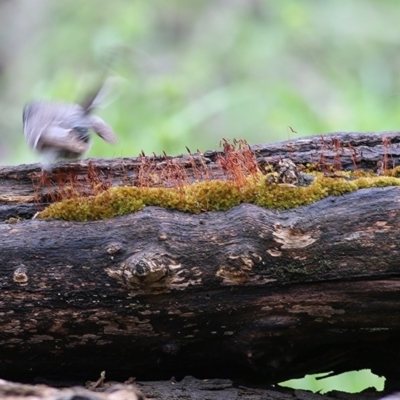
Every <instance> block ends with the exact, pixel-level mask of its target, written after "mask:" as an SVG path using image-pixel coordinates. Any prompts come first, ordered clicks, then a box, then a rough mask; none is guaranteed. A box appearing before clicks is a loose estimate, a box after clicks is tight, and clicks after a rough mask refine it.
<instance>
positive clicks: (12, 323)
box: [0, 133, 400, 387]
mask: <svg viewBox="0 0 400 400" xmlns="http://www.w3.org/2000/svg"><path fill="white" fill-rule="evenodd" d="M375 136H377V135H375ZM375 136H372V137H373V141H372V144H373V143H380V144H379V145H377V146H378V147H379V146H380V145H381V143H382V138H384V137H388V136H389V135H388V134H384V135H381V140H380V141H379V140H378V139H376V137H375ZM398 137H399V134H398V133H393V134H391V136H390V140H391V143H392V146H391V147H389V148H387V147H385V146H384V145H383V146H382V147H381V148H378V149H375V150H371V151H372V152H376V153H377V154H379V157H381V159H382V160H384V157H385V156H388V153H390V157H389V159H390V160H393V162H394V163H395V165H398V164H399V162H398V158H397V157H398V156H397V151H398V150H397V147H395V146H394V143H397V141H398ZM353 138H354V140H356V137H355V136H354V135H353ZM302 140H306V139H302ZM315 140H317V139H315ZM315 140H312V139H310V141H309V143H315ZM324 140H325V142H326V140H327V139H324ZM365 140H367V139H365ZM293 143H295V142H294V141H293ZM362 143H363V146H364V145H365V142H364V141H363V142H362ZM302 146H303V145H301V146H300V144H299V151H300V153H301V148H302ZM351 146H352V147H355V146H353V144H352V145H351ZM266 147H268V146H266ZM281 147H282V146H281ZM372 147H374V146H372ZM392 147H393V148H392ZM265 151H267V150H265ZM291 151H292V150H291ZM265 154H266V153H264V155H263V156H261V155H259V157H261V158H262V160H264V162H267V161H265V160H266V157H267V156H266V155H265ZM295 154H296V152H294V153H292V155H293V157H294V155H295ZM360 154H361V153H360ZM363 154H365V152H363ZM201 157H203V158H204V159H205V158H206V159H207V160H206V161H204V159H203V158H201V159H202V160H203V161H204V163H206V164H207V165H208V166H210V165H211V167H210V168H214V169H215V171H217V172H216V175H214V176H213V177H214V178H215V176H217V175H218V174H220V175H221V176H223V171H221V170H220V169H218V168H217V167H213V166H212V164H213V163H215V161H213V159H212V157H211V156H210V155H207V153H204V155H201ZM276 157H277V162H278V160H279V157H281V156H279V157H278V155H277V156H276ZM282 157H283V155H282ZM377 157H378V156H377ZM379 157H378V160H377V161H379ZM262 160H261V159H260V162H261V161H262ZM271 160H272V159H271ZM271 160H269V161H268V163H272V161H271ZM350 160H351V156H350ZM127 162H128V161H126V160H109V161H101V162H100V161H99V163H98V164H96V168H98V169H100V170H104V171H106V170H107V168H111V170H112V167H113V166H114V165H119V169H118V168H116V171H123V170H124V169H125V175H124V177H122V175H121V176H120V177H119V178H118V177H117V176H118V172H114V173H113V174H112V175H108V176H109V177H110V176H112V177H111V178H110V179H111V180H112V179H114V181H113V184H114V185H118V184H123V183H124V179H125V183H126V179H127V175H126V171H127V170H129V171H131V175H129V174H128V175H129V176H128V178H129V179H130V180H131V181H132V182H134V181H135V180H137V179H138V177H137V175H135V174H137V173H138V172H139V170H138V169H137V168H136V167H135V166H134V163H135V162H138V163H140V160H136V161H135V160H132V163H133V164H129V165H131V166H132V168H131V169H129V168H130V167H129V168H128V167H127ZM157 162H165V160H164V161H162V160H161V159H160V160H154V163H157ZM199 162H200V161H199ZM302 162H306V161H305V160H304V159H303V161H302ZM358 162H360V163H362V162H367V161H365V160H364V161H362V160H359V161H358ZM204 163H203V162H201V165H204ZM374 163H375V161H374ZM374 163H370V164H369V165H370V168H373V164H374ZM183 164H184V165H187V169H189V170H190V168H192V171H193V173H195V172H196V173H199V168H198V169H196V168H194V169H193V162H192V161H191V159H190V157H189V158H188V160H187V162H186V161H184V162H183ZM89 165H90V164H89V163H88V162H87V161H80V162H77V163H73V164H71V163H69V164H67V163H66V164H62V165H61V166H60V167H57V168H60V169H61V170H62V171H68V170H69V169H70V168H72V167H73V168H75V169H76V172H74V173H75V176H78V177H79V176H82V177H84V175H85V173H86V174H87V173H88V169H90V168H91V167H90V166H89ZM122 165H123V167H122ZM38 168H39V167H38V166H37V165H35V166H19V167H7V168H2V169H0V186H1V187H2V190H1V193H2V195H1V196H3V197H2V198H1V199H0V200H1V201H2V202H3V205H2V207H3V209H2V210H3V211H2V212H3V214H2V216H3V219H8V221H7V222H8V223H2V224H0V258H1V268H0V287H1V293H2V295H1V297H0V345H1V359H0V376H2V377H3V378H7V379H21V378H20V377H21V371H24V377H25V379H28V380H30V379H38V378H41V377H47V378H48V377H51V378H57V377H63V376H65V375H68V376H70V377H71V378H74V379H86V378H87V375H88V371H90V372H91V373H92V375H93V374H94V375H96V374H98V372H99V371H101V370H107V372H108V374H109V376H110V378H111V379H126V378H127V377H129V376H135V377H136V378H138V379H142V380H155V379H169V378H170V377H171V376H175V377H176V378H177V379H180V378H182V377H184V376H187V375H194V376H196V377H199V378H229V379H235V380H240V381H245V382H246V381H247V382H260V381H262V382H263V383H264V384H268V383H278V382H281V381H283V380H286V379H289V378H295V377H302V376H304V375H305V374H309V373H316V372H321V371H322V372H327V371H334V372H335V373H340V372H344V371H349V370H354V369H361V368H371V369H372V370H373V372H375V373H377V374H379V375H384V376H385V377H386V378H387V380H388V382H389V385H391V386H392V387H395V386H396V385H397V383H398V376H399V373H400V367H399V365H398V363H397V357H398V356H400V341H399V331H400V323H399V320H398V318H397V316H398V315H399V312H400V301H399V297H398V291H399V289H400V280H399V276H400V263H399V259H400V257H399V256H400V254H399V252H400V247H399V243H400V230H399V229H398V228H399V226H400V209H399V199H400V187H386V188H369V189H362V190H358V191H355V192H352V193H349V194H346V195H343V196H340V197H328V198H326V199H324V200H321V201H319V202H316V203H314V204H311V205H309V206H305V207H299V208H295V209H290V210H284V211H277V210H268V209H265V208H261V207H258V206H255V205H251V204H242V205H240V206H237V207H234V208H232V209H231V210H228V211H226V212H206V213H202V214H200V215H191V214H187V213H181V212H178V211H174V210H165V209H162V208H159V207H146V208H145V209H144V210H142V211H139V212H137V213H134V214H128V215H125V216H120V217H115V218H111V219H108V220H102V221H89V222H85V223H78V222H67V221H57V220H38V219H33V220H31V219H27V220H23V221H19V220H18V219H16V220H13V221H10V220H9V218H10V215H11V214H12V216H13V217H15V218H17V217H21V216H25V217H29V216H31V215H33V213H34V212H35V208H36V209H37V208H40V207H42V206H43V205H44V204H46V203H48V202H49V201H51V200H52V198H51V196H50V195H49V191H47V193H40V196H38V195H37V192H35V191H36V190H37V180H35V179H36V178H34V180H35V181H34V183H35V185H36V186H35V185H32V179H31V178H32V175H30V174H37V173H39V169H38ZM201 168H203V167H201ZM85 169H86V170H85ZM56 171H57V170H56ZM56 171H55V173H56ZM202 171H203V170H202ZM204 171H205V170H204ZM121 174H122V172H121ZM188 174H190V172H188ZM122 178H124V179H122ZM82 179H83V178H82ZM118 179H119V181H118ZM193 179H195V177H194V175H193ZM196 179H199V175H197V177H196ZM46 190H47V189H46ZM46 196H47V197H46ZM28 200H29V201H28ZM29 207H31V208H29ZM27 209H29V210H30V211H29V212H28V211H27ZM10 210H11V211H10ZM13 213H14V214H13ZM23 213H25V214H23ZM10 222H15V223H10Z"/></svg>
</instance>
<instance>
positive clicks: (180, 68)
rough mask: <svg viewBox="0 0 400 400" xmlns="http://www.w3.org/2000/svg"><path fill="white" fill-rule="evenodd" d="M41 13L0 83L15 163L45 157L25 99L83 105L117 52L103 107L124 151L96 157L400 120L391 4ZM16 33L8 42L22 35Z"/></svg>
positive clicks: (178, 5)
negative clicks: (117, 83)
mask: <svg viewBox="0 0 400 400" xmlns="http://www.w3.org/2000/svg"><path fill="white" fill-rule="evenodd" d="M23 11H24V10H22V11H21V13H20V14H19V15H21V16H23V15H26V18H31V15H30V14H29V12H25V13H24V12H23ZM34 17H35V18H36V20H35V21H38V20H39V22H40V23H39V22H35V23H33V22H32V23H31V24H28V22H29V21H28V20H27V24H26V26H27V28H26V29H30V31H28V32H27V33H26V35H25V38H26V37H29V46H27V47H23V48H22V47H18V46H14V42H13V43H9V48H13V51H14V56H13V58H10V60H14V64H12V63H11V61H10V64H5V67H4V68H5V70H4V71H5V72H4V74H3V75H2V78H0V79H2V81H1V80H0V86H1V89H2V90H1V93H0V105H1V106H2V110H3V112H4V113H7V114H6V115H7V119H4V121H3V122H2V123H3V125H4V124H5V125H4V126H3V129H2V132H3V134H4V135H6V137H7V140H5V139H4V141H3V143H2V145H1V146H0V148H1V149H2V151H1V152H0V157H2V159H3V160H4V159H6V160H8V162H13V163H17V162H26V161H29V160H31V161H32V160H34V159H35V157H34V156H33V155H31V153H30V152H29V150H27V149H26V146H25V144H24V142H23V136H22V133H21V130H22V128H21V122H20V119H21V116H20V115H21V108H22V107H21V106H22V104H23V103H25V102H26V101H27V100H29V99H31V98H62V99H67V100H71V101H75V100H79V99H81V98H82V96H83V94H84V93H85V92H86V91H87V90H90V89H92V87H93V85H94V84H95V83H96V81H97V79H98V78H99V76H100V75H101V74H102V69H103V66H104V60H105V59H107V57H108V56H109V55H110V53H111V52H112V49H113V48H114V49H115V48H117V47H118V46H119V47H120V48H123V49H124V50H123V52H122V53H123V55H122V56H121V57H119V58H118V60H117V62H116V63H115V66H114V71H115V73H116V74H117V75H120V76H122V77H124V78H125V81H124V83H123V84H122V86H123V88H122V91H121V94H120V96H119V97H118V98H117V100H116V101H115V102H114V103H112V104H111V105H109V106H108V107H107V108H105V109H102V110H99V111H98V113H99V114H100V115H101V116H102V117H103V118H104V119H105V120H106V121H107V122H109V123H110V124H111V125H112V126H113V127H114V129H115V131H116V133H117V134H118V137H119V138H120V143H119V144H118V145H116V146H109V145H107V144H105V143H103V142H102V141H101V140H100V139H98V138H96V140H94V144H93V147H92V149H91V150H90V152H89V154H88V156H91V157H93V156H103V157H118V156H133V155H137V154H138V153H139V152H140V151H141V150H142V149H143V150H144V151H145V153H146V154H152V153H153V152H155V153H157V154H160V153H161V152H162V151H164V150H165V151H166V152H167V153H169V154H174V155H175V154H179V153H180V152H182V151H184V150H185V148H184V146H188V147H189V148H190V149H196V148H199V149H201V150H203V151H204V150H207V149H210V148H213V149H214V148H216V147H217V146H218V142H219V140H220V138H222V137H227V138H235V137H236V138H244V139H246V140H247V141H248V142H249V143H251V144H253V143H265V142H272V141H277V140H282V139H288V138H291V139H293V138H295V137H296V136H306V135H310V134H317V133H323V132H332V131H343V130H344V131H365V130H367V131H381V130H392V129H396V128H398V127H399V126H400V113H399V112H398V111H399V109H398V104H399V99H398V93H400V78H399V74H398V65H399V62H400V53H399V52H398V51H397V50H398V49H397V47H398V35H397V31H396V28H395V27H396V21H397V20H398V19H399V17H400V8H399V7H398V4H397V3H396V2H394V1H390V0H382V1H379V2H374V1H372V0H354V1H352V2H329V3H326V2H316V1H311V0H305V1H302V2H299V1H296V0H287V1H284V2H278V1H277V2H263V1H252V2H246V1H243V2H234V3H233V4H230V3H229V4H228V3H226V2H214V1H211V0H206V1H202V2H183V1H181V0H179V1H178V0H176V1H170V2H164V1H161V0H152V1H146V2H143V1H123V0H116V1H114V2H109V1H106V0H88V1H85V2H81V3H79V4H78V3H77V2H76V1H68V2H62V1H60V2H54V1H52V0H43V2H42V8H39V9H37V10H35V16H34ZM31 19H32V18H31ZM14 25H15V26H17V24H14ZM14 25H13V26H14ZM15 29H16V28H15ZM8 33H9V35H7V36H5V37H4V43H5V44H7V40H10V39H9V38H14V39H15V40H16V38H17V37H18V31H17V30H15V32H12V31H11V32H8ZM24 41H26V39H24ZM17 62H18V64H15V63H17ZM16 82H18V85H17V84H16ZM288 126H291V127H293V128H294V129H295V130H296V131H297V133H293V132H291V131H290V130H289V129H288ZM12 143H14V145H13V146H11V144H12ZM7 149H8V150H7Z"/></svg>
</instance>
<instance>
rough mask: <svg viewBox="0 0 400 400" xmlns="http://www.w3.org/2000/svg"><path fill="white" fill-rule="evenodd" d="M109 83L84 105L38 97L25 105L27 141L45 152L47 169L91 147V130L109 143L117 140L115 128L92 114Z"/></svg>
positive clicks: (78, 155)
mask: <svg viewBox="0 0 400 400" xmlns="http://www.w3.org/2000/svg"><path fill="white" fill-rule="evenodd" d="M109 83H110V82H109V81H107V80H106V81H105V83H104V84H103V85H101V87H100V88H99V90H97V91H96V92H95V93H94V94H93V95H92V96H90V97H89V98H88V99H87V100H86V101H85V103H84V104H83V105H78V104H72V103H66V102H61V101H60V102H56V101H54V102H52V101H50V102H44V101H43V102H42V101H37V102H32V103H29V104H27V105H26V106H25V108H24V111H23V115H22V121H23V127H24V134H25V138H26V142H27V144H28V146H29V147H31V148H32V149H33V150H35V151H37V152H38V153H40V154H41V155H42V156H43V161H44V169H47V170H48V169H51V164H53V163H54V162H55V161H57V160H58V159H60V158H67V159H76V158H79V157H82V156H83V155H84V154H85V153H86V152H87V151H88V150H89V148H90V139H91V138H90V133H91V132H90V131H94V132H96V133H97V134H98V135H99V136H100V137H101V138H102V139H103V140H104V141H106V142H108V143H116V142H117V137H116V135H115V133H114V132H113V130H112V128H111V127H110V126H109V125H108V124H107V123H106V122H104V121H103V120H102V119H101V118H99V117H97V116H95V115H91V111H92V110H93V109H94V108H96V107H99V105H100V104H101V103H103V100H104V98H105V95H106V93H105V92H107V89H108V86H109Z"/></svg>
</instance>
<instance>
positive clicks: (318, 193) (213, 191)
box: [40, 171, 400, 221]
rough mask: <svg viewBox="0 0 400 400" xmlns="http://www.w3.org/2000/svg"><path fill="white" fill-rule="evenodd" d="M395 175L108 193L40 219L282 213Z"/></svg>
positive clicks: (67, 203)
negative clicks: (247, 209) (151, 210)
mask: <svg viewBox="0 0 400 400" xmlns="http://www.w3.org/2000/svg"><path fill="white" fill-rule="evenodd" d="M399 173H400V172H399V171H396V172H393V173H392V174H391V175H392V176H378V177H377V176H361V177H358V178H357V179H352V178H349V177H348V176H347V175H346V176H345V177H344V178H332V177H326V176H324V175H323V174H320V173H317V174H316V178H315V180H314V181H313V183H312V184H311V185H310V186H302V187H291V186H287V185H278V184H275V183H268V181H267V178H266V176H265V175H262V174H259V175H254V176H251V177H249V178H248V179H247V181H246V182H245V183H244V184H241V185H238V184H236V183H235V182H233V181H213V180H211V181H204V182H196V183H193V184H191V185H185V186H182V187H178V188H146V187H142V188H140V187H130V186H123V187H113V188H110V189H108V190H106V191H104V192H102V193H100V194H98V195H97V196H93V197H76V198H72V199H68V200H64V201H61V202H58V203H54V204H52V205H50V206H49V207H47V208H46V209H45V210H44V211H43V212H42V213H41V215H40V217H41V218H57V219H64V220H73V221H88V220H98V219H105V218H111V217H113V216H116V215H123V214H128V213H132V212H136V211H139V210H141V209H143V208H144V207H145V206H160V207H164V208H168V209H173V210H179V211H183V212H189V213H193V214H198V213H201V212H204V211H225V210H228V209H230V208H232V207H234V206H236V205H238V204H240V203H252V204H256V205H258V206H261V207H266V208H272V209H287V208H294V207H298V206H302V205H308V204H311V203H314V202H316V201H318V200H321V199H323V198H325V197H327V196H340V195H343V194H345V193H349V192H352V191H355V190H357V189H362V188H371V187H383V186H400V178H398V177H397V176H398V175H399ZM353 178H354V176H353Z"/></svg>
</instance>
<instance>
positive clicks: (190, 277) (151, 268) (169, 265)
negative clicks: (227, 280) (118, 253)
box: [106, 251, 201, 292]
mask: <svg viewBox="0 0 400 400" xmlns="http://www.w3.org/2000/svg"><path fill="white" fill-rule="evenodd" d="M106 272H107V273H108V275H109V276H111V277H112V278H116V279H117V280H118V281H119V282H120V283H121V284H123V286H125V287H128V288H130V289H135V290H137V291H139V292H145V291H146V290H147V289H158V290H163V289H165V290H166V291H169V290H170V289H184V288H186V287H187V286H188V285H190V284H200V283H201V273H200V271H199V270H198V269H197V268H191V269H190V268H189V269H185V268H184V267H183V266H182V264H181V263H178V262H177V261H176V260H175V259H174V258H173V257H171V256H170V255H168V254H165V253H164V252H154V251H149V252H147V251H142V252H139V253H136V254H134V255H131V256H130V257H128V258H127V259H126V260H125V262H123V263H122V264H121V267H120V268H119V269H111V268H108V269H107V270H106Z"/></svg>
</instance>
